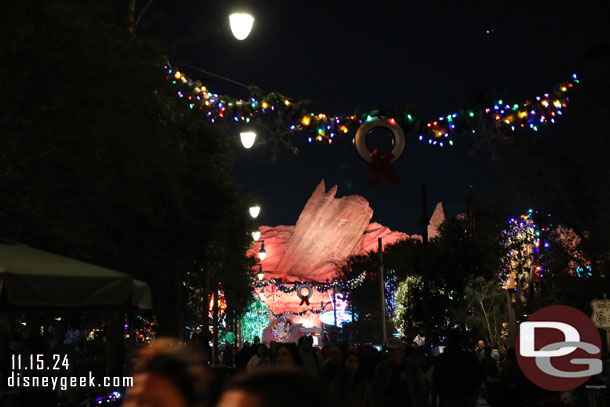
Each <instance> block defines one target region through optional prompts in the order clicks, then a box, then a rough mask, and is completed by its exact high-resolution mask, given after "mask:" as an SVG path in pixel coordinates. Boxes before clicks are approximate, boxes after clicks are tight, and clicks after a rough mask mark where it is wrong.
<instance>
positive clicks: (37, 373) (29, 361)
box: [6, 354, 133, 390]
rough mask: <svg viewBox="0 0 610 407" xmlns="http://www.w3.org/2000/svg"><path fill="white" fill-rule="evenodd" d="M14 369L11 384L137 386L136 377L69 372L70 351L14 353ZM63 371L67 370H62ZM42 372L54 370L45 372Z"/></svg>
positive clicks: (13, 386) (23, 386)
mask: <svg viewBox="0 0 610 407" xmlns="http://www.w3.org/2000/svg"><path fill="white" fill-rule="evenodd" d="M11 367H12V373H11V375H10V376H9V377H8V378H7V379H6V385H7V386H8V387H9V388H29V389H31V388H42V389H52V390H67V389H68V388H71V387H114V388H125V387H132V386H133V377H129V376H125V377H116V376H115V377H107V376H104V377H101V378H99V379H98V378H97V377H95V376H94V375H93V372H91V371H90V372H89V373H88V375H87V376H69V375H68V374H69V368H70V362H69V360H68V357H67V356H66V355H57V354H55V355H42V354H33V355H12V357H11ZM59 371H63V374H61V373H60V372H59ZM42 372H47V373H53V374H50V375H44V374H42Z"/></svg>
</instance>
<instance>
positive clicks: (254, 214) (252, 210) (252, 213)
mask: <svg viewBox="0 0 610 407" xmlns="http://www.w3.org/2000/svg"><path fill="white" fill-rule="evenodd" d="M249 211H250V216H252V218H253V219H256V217H257V216H258V214H259V213H261V207H260V206H258V205H255V206H251V207H250V209H249Z"/></svg>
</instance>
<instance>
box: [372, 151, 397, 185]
mask: <svg viewBox="0 0 610 407" xmlns="http://www.w3.org/2000/svg"><path fill="white" fill-rule="evenodd" d="M393 159H394V154H392V153H385V154H383V155H380V154H379V151H377V150H375V151H373V152H372V153H371V176H370V177H369V181H368V182H367V183H366V185H368V186H374V185H377V183H378V182H379V178H381V176H382V175H383V179H385V183H386V184H388V186H389V187H392V188H394V187H395V186H396V185H398V184H400V183H401V181H400V177H399V176H398V172H396V168H394V165H393V164H392V160H393Z"/></svg>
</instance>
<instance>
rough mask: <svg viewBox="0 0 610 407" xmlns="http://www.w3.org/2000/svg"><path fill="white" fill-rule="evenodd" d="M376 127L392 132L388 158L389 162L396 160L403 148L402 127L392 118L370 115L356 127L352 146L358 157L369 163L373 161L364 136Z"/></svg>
mask: <svg viewBox="0 0 610 407" xmlns="http://www.w3.org/2000/svg"><path fill="white" fill-rule="evenodd" d="M376 127H383V128H386V129H388V130H390V131H391V132H392V150H391V151H390V153H389V154H390V155H391V158H390V159H389V160H390V162H394V161H396V160H397V159H398V158H399V157H400V156H401V155H402V153H403V151H404V150H405V135H404V133H403V132H402V128H400V126H398V125H397V124H396V120H394V119H385V118H381V117H375V118H372V117H371V116H369V118H368V119H367V121H366V123H364V124H362V125H361V126H360V127H359V128H358V131H357V132H356V137H354V146H356V151H357V152H358V154H359V155H360V158H362V159H363V160H364V161H366V162H367V163H369V164H371V163H372V162H373V158H372V152H371V151H370V150H369V149H368V147H367V146H366V136H367V135H368V134H369V132H370V131H371V130H373V129H374V128H376Z"/></svg>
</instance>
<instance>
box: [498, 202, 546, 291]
mask: <svg viewBox="0 0 610 407" xmlns="http://www.w3.org/2000/svg"><path fill="white" fill-rule="evenodd" d="M536 215H538V216H540V214H539V213H538V211H534V210H533V209H529V210H528V211H527V212H526V213H524V214H523V215H521V216H519V217H518V218H511V219H510V221H509V226H508V228H507V229H505V230H503V231H502V245H503V246H504V249H505V254H504V256H503V257H502V258H501V259H500V272H499V277H500V280H501V281H502V286H503V288H504V289H505V290H509V291H510V292H511V297H512V301H513V302H516V301H517V299H520V300H521V301H522V302H525V301H526V299H527V293H528V292H529V291H530V289H531V288H532V287H533V290H534V292H535V293H538V292H539V291H540V283H541V282H542V280H543V279H544V272H545V271H546V269H547V255H546V254H547V251H548V249H549V246H550V243H549V242H548V241H547V240H546V236H547V235H548V233H549V231H550V226H549V227H542V226H540V225H538V224H537V223H536V222H535V221H534V219H533V218H534V216H536ZM549 216H550V215H547V216H546V217H547V218H548V217H549Z"/></svg>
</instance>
